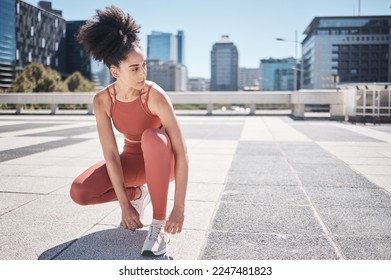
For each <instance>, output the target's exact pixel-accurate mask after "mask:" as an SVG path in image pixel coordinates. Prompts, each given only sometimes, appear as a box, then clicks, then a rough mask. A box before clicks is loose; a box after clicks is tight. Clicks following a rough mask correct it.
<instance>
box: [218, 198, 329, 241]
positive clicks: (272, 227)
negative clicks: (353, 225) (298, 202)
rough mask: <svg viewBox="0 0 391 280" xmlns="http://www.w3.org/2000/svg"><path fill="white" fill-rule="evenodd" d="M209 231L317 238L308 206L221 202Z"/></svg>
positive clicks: (318, 227)
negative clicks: (313, 235) (300, 235)
mask: <svg viewBox="0 0 391 280" xmlns="http://www.w3.org/2000/svg"><path fill="white" fill-rule="evenodd" d="M213 229H214V230H219V231H230V232H247V233H273V234H276V233H282V234H303V235H311V234H315V235H321V234H322V233H323V231H322V228H321V226H320V225H319V224H318V222H317V221H316V219H315V217H314V215H313V212H312V210H311V208H310V207H309V206H292V205H260V204H243V203H227V202H222V203H221V204H220V206H219V209H218V211H217V214H216V217H215V219H214V222H213Z"/></svg>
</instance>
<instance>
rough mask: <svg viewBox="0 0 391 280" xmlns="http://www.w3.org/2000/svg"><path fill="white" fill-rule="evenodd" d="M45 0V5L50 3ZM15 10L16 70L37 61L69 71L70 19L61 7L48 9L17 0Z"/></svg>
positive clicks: (62, 70)
mask: <svg viewBox="0 0 391 280" xmlns="http://www.w3.org/2000/svg"><path fill="white" fill-rule="evenodd" d="M43 3H46V5H44V7H49V6H48V5H47V2H43ZM50 8H51V5H50ZM53 11H55V13H54V12H53ZM15 13H16V16H15V18H16V51H15V70H16V71H17V72H18V71H21V70H23V68H24V67H25V66H26V65H28V64H30V63H32V62H34V63H41V64H43V65H45V66H46V67H48V66H49V67H51V68H53V69H55V70H57V71H58V72H59V73H60V74H61V75H66V73H67V69H66V50H65V36H66V23H65V19H64V18H62V17H61V15H60V13H59V11H57V10H49V11H47V10H45V9H44V8H41V7H35V6H32V5H30V4H28V3H26V2H23V1H19V0H17V1H16V9H15Z"/></svg>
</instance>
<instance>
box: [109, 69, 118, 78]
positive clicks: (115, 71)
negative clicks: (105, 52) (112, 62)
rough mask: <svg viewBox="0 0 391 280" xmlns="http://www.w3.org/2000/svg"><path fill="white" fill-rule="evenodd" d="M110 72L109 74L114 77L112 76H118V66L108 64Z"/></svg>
mask: <svg viewBox="0 0 391 280" xmlns="http://www.w3.org/2000/svg"><path fill="white" fill-rule="evenodd" d="M110 72H111V75H112V76H113V77H114V78H116V79H117V78H118V68H117V67H115V66H110Z"/></svg>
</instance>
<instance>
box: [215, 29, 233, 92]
mask: <svg viewBox="0 0 391 280" xmlns="http://www.w3.org/2000/svg"><path fill="white" fill-rule="evenodd" d="M238 62H239V54H238V50H237V48H236V46H235V45H234V43H233V42H232V41H231V39H230V38H229V36H228V35H223V36H222V37H221V39H220V40H219V41H217V42H216V43H215V44H214V45H213V48H212V51H211V82H210V90H211V91H237V90H238V69H239V66H238Z"/></svg>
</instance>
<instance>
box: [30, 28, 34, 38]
mask: <svg viewBox="0 0 391 280" xmlns="http://www.w3.org/2000/svg"><path fill="white" fill-rule="evenodd" d="M30 35H31V37H33V36H34V26H31V28H30Z"/></svg>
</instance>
